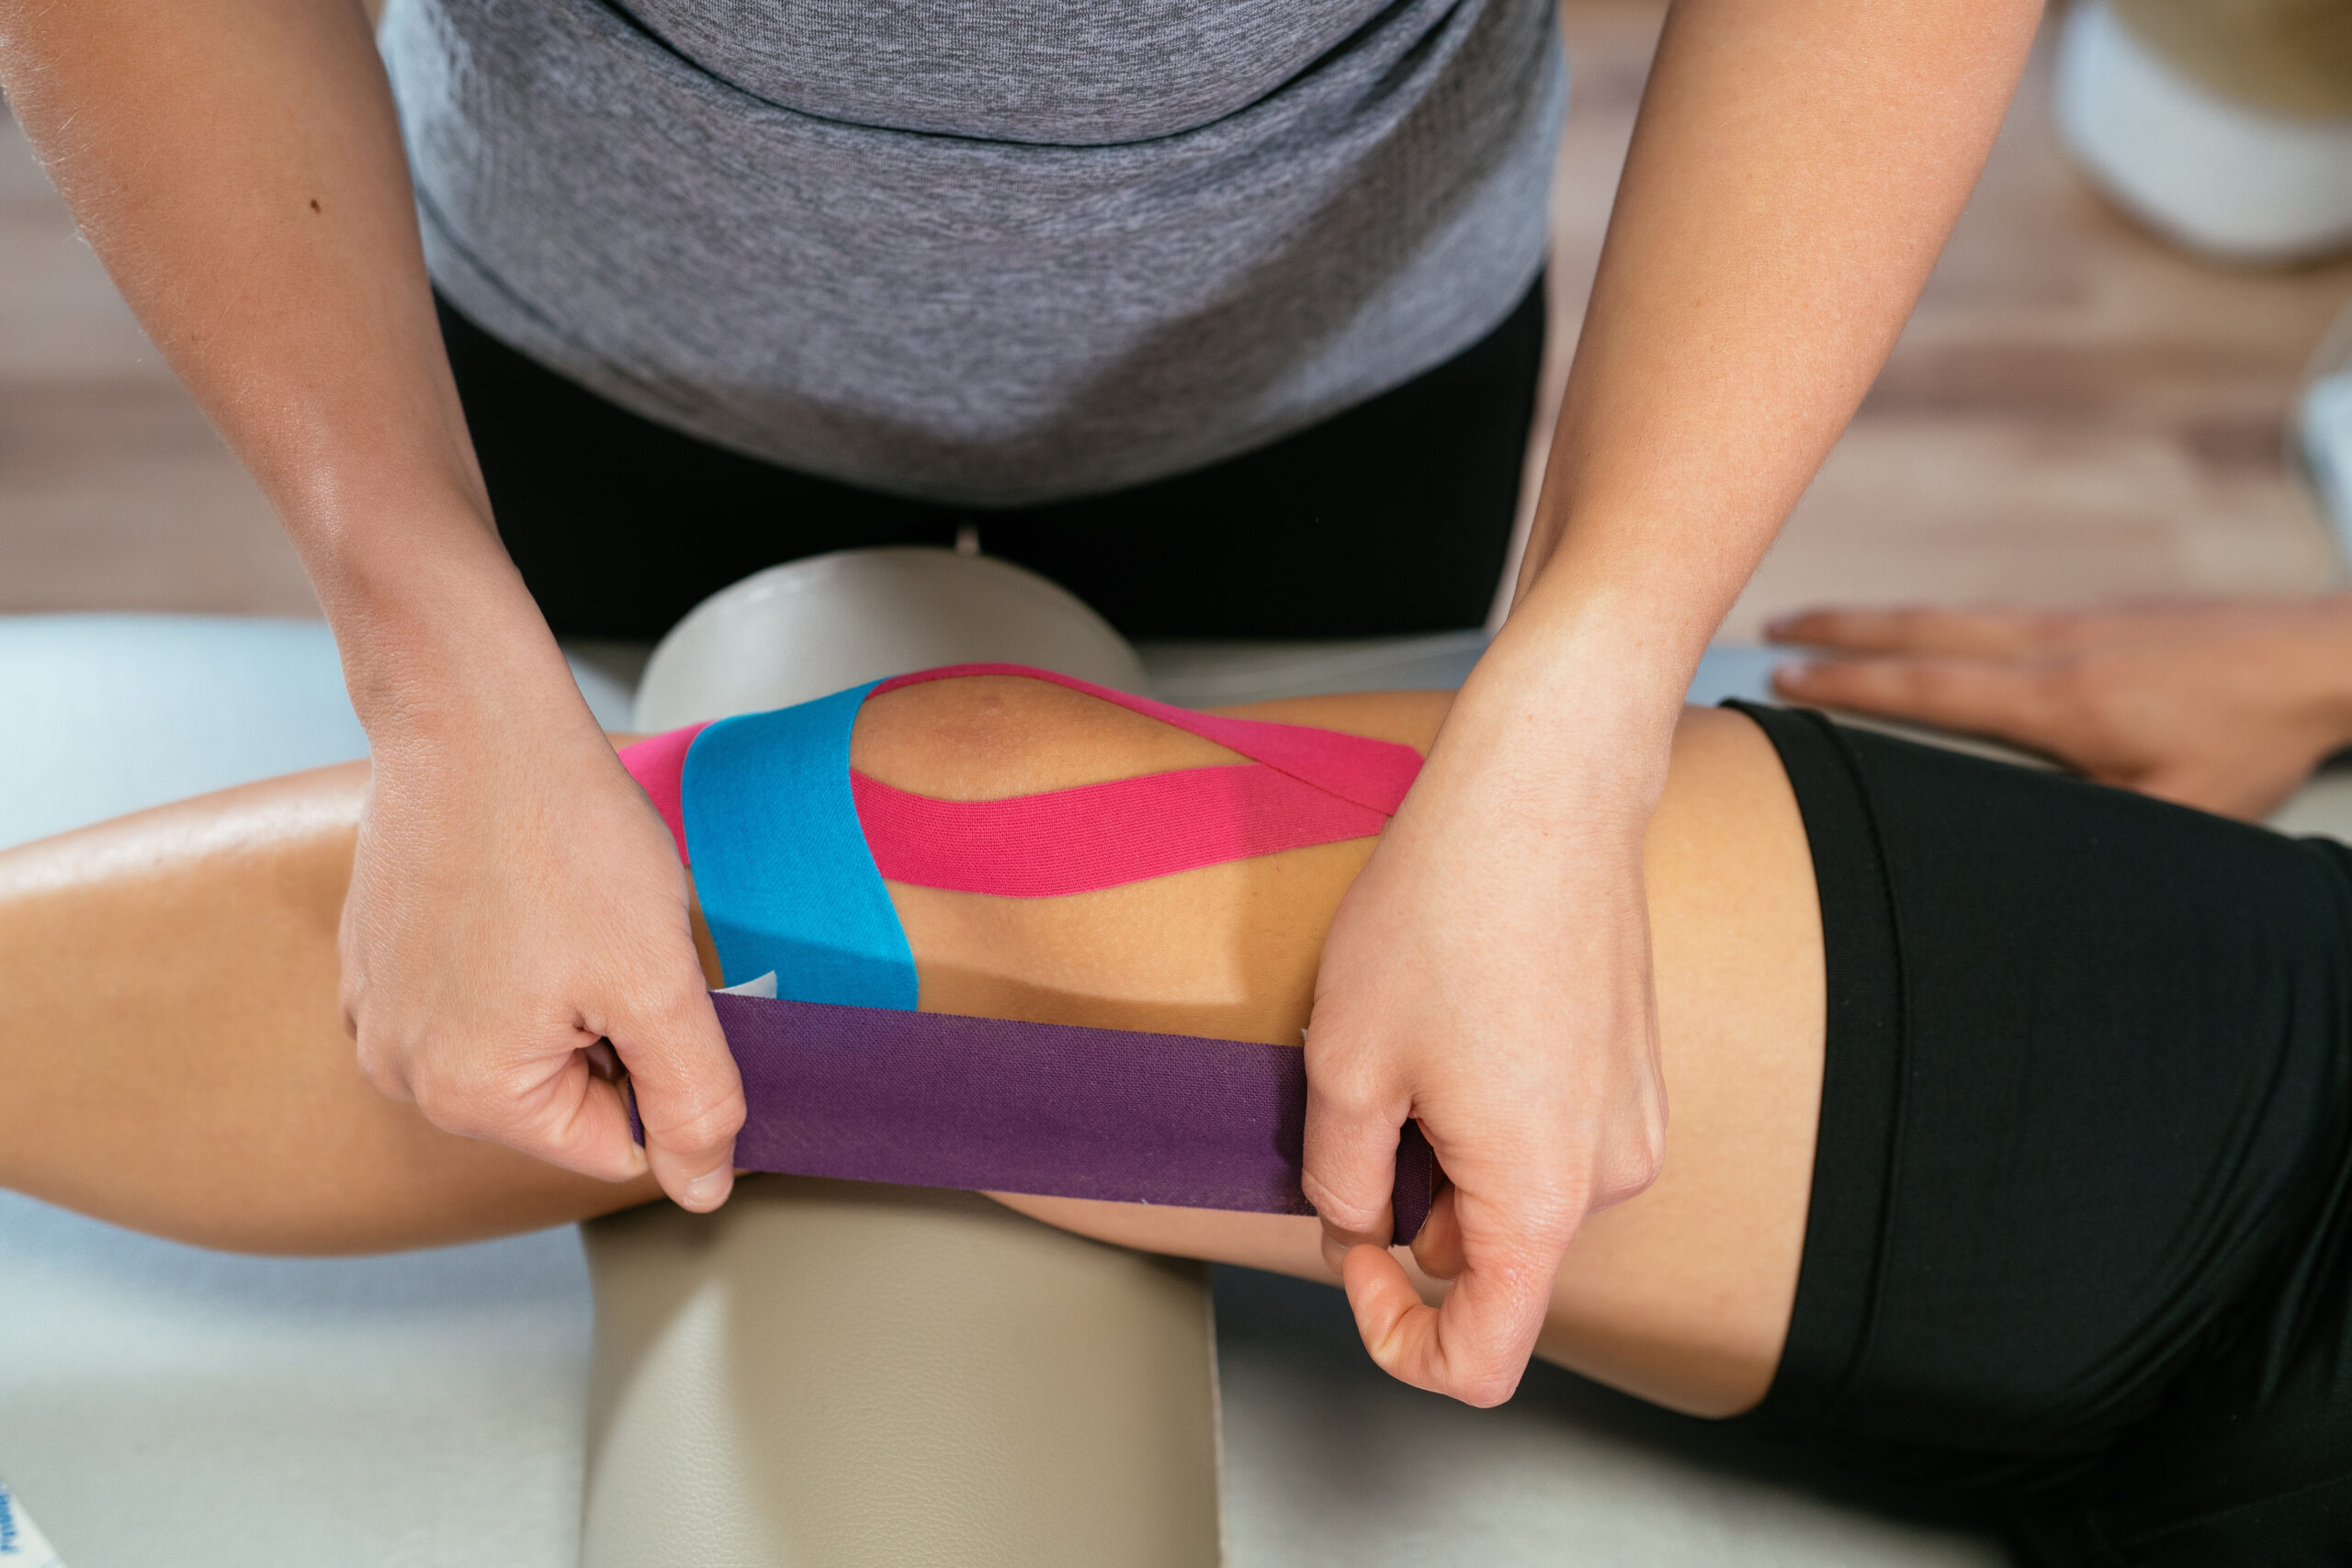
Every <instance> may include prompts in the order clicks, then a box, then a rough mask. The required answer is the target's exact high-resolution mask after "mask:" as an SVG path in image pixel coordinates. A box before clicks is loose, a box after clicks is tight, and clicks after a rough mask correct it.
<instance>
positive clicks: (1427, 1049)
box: [1306, 642, 1679, 1405]
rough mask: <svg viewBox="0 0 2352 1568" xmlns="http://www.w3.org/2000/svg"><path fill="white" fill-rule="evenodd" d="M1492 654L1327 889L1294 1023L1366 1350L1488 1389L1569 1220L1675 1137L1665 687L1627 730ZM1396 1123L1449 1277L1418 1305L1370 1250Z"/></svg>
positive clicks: (1396, 1371) (1311, 1175)
mask: <svg viewBox="0 0 2352 1568" xmlns="http://www.w3.org/2000/svg"><path fill="white" fill-rule="evenodd" d="M1508 658H1509V655H1508V652H1507V651H1506V650H1505V649H1504V645H1503V644H1502V643H1499V642H1498V645H1497V650H1496V652H1494V653H1490V655H1489V657H1488V660H1487V661H1486V662H1483V663H1482V664H1481V665H1480V666H1479V669H1478V671H1476V673H1474V675H1473V676H1472V679H1471V682H1470V684H1469V685H1468V686H1466V687H1465V688H1464V692H1463V694H1462V695H1461V696H1460V697H1459V698H1458V699H1457V700H1456V702H1455V705H1454V707H1453V712H1452V713H1451V714H1450V715H1449V716H1448V717H1447V720H1446V723H1445V727H1444V729H1443V732H1442V734H1441V735H1440V737H1439V739H1438V741H1437V744H1436V746H1435V748H1434V749H1433V750H1432V751H1431V753H1430V760H1429V762H1428V765H1427V766H1426V767H1425V768H1424V769H1423V771H1422V773H1421V776H1420V778H1419V781H1418V782H1417V783H1416V784H1415V785H1414V787H1413V790H1412V793H1411V795H1410V796H1409V797H1408V799H1407V800H1406V802H1405V806H1404V808H1403V809H1402V810H1401V811H1400V812H1398V814H1397V818H1396V819H1395V821H1394V822H1393V823H1391V825H1390V826H1389V829H1388V831H1387V832H1386V833H1385V835H1384V836H1383V838H1382V840H1381V842H1380V844H1379V846H1378V848H1377V849H1376V850H1375V851H1374V853H1373V856H1372V859H1371V861H1370V862H1369V863H1367V864H1366V866H1365V868H1364V870H1363V874H1361V875H1360V876H1358V878H1357V879H1356V882H1355V884H1354V886H1352V887H1351V888H1350V889H1349V892H1348V895H1347V897H1346V898H1345V899H1344V900H1343V901H1342V902H1341V904H1340V909H1339V912H1338V915H1337V917H1336V918H1335V919H1334V920H1333V922H1332V926H1331V930H1330V934H1329V938H1328V939H1327V941H1326V942H1325V944H1324V953H1323V962H1322V967H1321V970H1320V972H1319V974H1318V976H1317V981H1316V994H1315V1008H1314V1013H1313V1016H1312V1020H1311V1023H1310V1026H1309V1028H1308V1031H1307V1039H1306V1075H1307V1112H1306V1196H1307V1198H1308V1200H1309V1201H1311V1202H1313V1203H1314V1205H1315V1207H1316V1210H1317V1213H1319V1214H1320V1215H1321V1216H1322V1219H1323V1227H1324V1237H1325V1240H1324V1251H1325V1256H1326V1258H1327V1260H1328V1261H1329V1262H1330V1263H1331V1264H1332V1266H1333V1267H1334V1268H1335V1269H1339V1270H1340V1273H1341V1276H1342V1278H1343V1280H1344V1281H1345V1283H1346V1286H1347V1291H1348V1297H1349V1301H1350V1303H1351V1304H1352V1305H1353V1307H1354V1309H1355V1315H1356V1323H1357V1327H1358V1329H1359V1331H1360V1332H1361V1333H1362V1335H1363V1341H1364V1345H1365V1348H1367V1349H1368V1350H1370V1352H1371V1353H1372V1356H1373V1359H1374V1360H1375V1361H1377V1362H1378V1363H1379V1364H1380V1365H1381V1366H1382V1367H1383V1368H1384V1369H1385V1370H1386V1371H1388V1372H1390V1373H1391V1374H1393V1375H1394V1376H1396V1377H1398V1378H1400V1379H1402V1380H1404V1381H1405V1382H1409V1383H1413V1384H1415V1385H1417V1386H1419V1387H1421V1388H1426V1389H1432V1390H1435V1391H1437V1392H1439V1393H1447V1394H1451V1395H1453V1397H1455V1398H1457V1399H1461V1400H1464V1401H1466V1402H1468V1403H1470V1404H1481V1405H1487V1404H1500V1403H1501V1402H1502V1401H1504V1400H1506V1399H1508V1398H1510V1395H1511V1393H1512V1391H1513V1390H1514V1389H1515V1388H1517V1386H1518V1384H1519V1380H1520V1377H1521V1373H1522V1372H1523V1371H1525V1369H1526V1365H1527V1359H1528V1357H1529V1356H1530V1355H1531V1354H1532V1351H1533V1349H1534V1345H1535V1338H1536V1335H1537V1334H1538V1332H1539V1331H1540V1330H1541V1329H1542V1327H1543V1325H1544V1313H1545V1310H1546V1307H1547V1306H1548V1304H1549V1301H1550V1297H1551V1292H1552V1284H1553V1277H1554V1275H1555V1273H1556V1272H1557V1271H1558V1269H1559V1265H1560V1258H1561V1255H1562V1253H1563V1252H1565V1251H1566V1247H1567V1245H1568V1242H1569V1241H1570V1239H1571V1238H1572V1237H1573V1236H1574V1235H1575V1234H1576V1231H1577V1226H1578V1225H1579V1224H1582V1222H1583V1220H1584V1217H1585V1215H1586V1214H1587V1213H1589V1212H1591V1211H1592V1210H1594V1209H1598V1208H1601V1207H1604V1206H1606V1205H1608V1204H1610V1203H1613V1202H1616V1201H1621V1200H1623V1199H1625V1198H1628V1197H1631V1196H1633V1195H1634V1193H1636V1192H1639V1191H1640V1190H1642V1189H1643V1188H1645V1187H1646V1186H1647V1185H1648V1184H1649V1183H1650V1181H1651V1180H1652V1179H1654V1178H1655V1177H1656V1175H1657V1170H1658V1167H1659V1163H1660V1160H1661V1159H1662V1157H1663V1154H1664V1146H1665V1128H1666V1094H1665V1088H1664V1085H1663V1083H1662V1081H1661V1079H1660V1077H1659V1072H1658V1054H1657V1012H1656V1005H1655V1001H1654V998H1653V994H1652V987H1651V982H1650V958H1649V922H1648V906H1647V903H1646V900H1645V896H1644V892H1643V880H1642V841H1643V835H1644V831H1645V827H1646V824H1647V821H1648V818H1649V814H1650V809H1651V807H1652V806H1653V805H1654V804H1655V802H1656V794H1657V788H1658V786H1659V784H1660V781H1662V779H1663V777H1664V768H1665V746H1666V735H1665V733H1664V732H1663V731H1664V730H1668V729H1670V727H1671V721H1672V716H1673V714H1674V713H1675V711H1676V710H1677V707H1678V705H1679V704H1678V702H1677V698H1678V697H1679V686H1677V687H1675V688H1673V690H1672V691H1671V692H1669V693H1668V694H1667V695H1666V697H1665V698H1664V700H1663V703H1662V704H1659V705H1657V707H1658V709H1659V711H1658V714H1657V719H1656V721H1655V723H1656V725H1657V727H1659V732H1658V733H1644V731H1645V728H1649V725H1648V724H1647V723H1646V722H1645V720H1644V719H1643V718H1641V717H1640V716H1638V715H1635V714H1634V713H1632V712H1630V711H1629V712H1628V714H1627V716H1626V718H1625V721H1624V727H1623V728H1617V727H1616V726H1614V725H1612V724H1611V721H1610V720H1609V719H1608V718H1607V717H1606V716H1600V715H1596V714H1594V713H1592V712H1590V711H1589V710H1587V709H1580V708H1579V707H1578V706H1577V703H1576V700H1575V698H1574V696H1573V695H1571V694H1567V693H1565V692H1563V691H1561V690H1559V689H1558V688H1556V687H1555V686H1554V685H1552V684H1550V683H1549V682H1545V681H1544V680H1543V679H1542V678H1541V677H1540V675H1539V676H1537V677H1535V678H1532V679H1531V678H1529V677H1528V675H1527V674H1526V673H1525V672H1523V671H1510V670H1509V669H1508V668H1506V667H1505V666H1506V665H1507V662H1508ZM1581 684H1583V685H1587V686H1589V685H1590V684H1591V683H1590V682H1581ZM1408 1116H1409V1117H1413V1118H1417V1119H1418V1120H1419V1122H1420V1123H1421V1126H1422V1129H1423V1130H1424V1132H1425V1133H1426V1134H1428V1136H1429V1139H1430V1145H1431V1146H1432V1147H1433V1148H1434V1149H1435V1151H1436V1153H1437V1156H1438V1159H1439V1163H1440V1164H1441V1165H1442V1167H1443V1168H1444V1171H1445V1175H1446V1178H1447V1180H1448V1183H1449V1185H1448V1186H1447V1187H1446V1188H1445V1190H1443V1191H1442V1194H1441V1195H1440V1197H1439V1199H1438V1202H1437V1205H1436V1207H1435V1209H1434V1210H1433V1211H1432V1212H1431V1213H1430V1220H1429V1224H1427V1225H1426V1226H1425V1227H1424V1229H1423V1231H1422V1233H1421V1235H1420V1236H1419V1238H1417V1239H1416V1241H1415V1243H1414V1253H1415V1256H1416V1258H1417V1259H1418V1260H1419V1262H1420V1264H1421V1266H1422V1268H1423V1269H1425V1270H1427V1271H1428V1272H1429V1273H1430V1274H1432V1275H1435V1276H1437V1277H1439V1278H1442V1279H1452V1280H1454V1285H1453V1290H1452V1291H1451V1292H1450V1293H1449V1294H1448V1295H1447V1297H1446V1299H1445V1302H1444V1303H1443V1305H1442V1307H1440V1308H1435V1309H1432V1308H1430V1307H1428V1306H1425V1305H1423V1304H1422V1303H1421V1300H1420V1297H1419V1295H1418V1294H1417V1293H1416V1292H1415V1290H1414V1288H1413V1286H1412V1284H1411V1283H1410V1281H1409V1280H1408V1276H1407V1275H1406V1273H1405V1270H1404V1269H1403V1268H1402V1267H1401V1266H1400V1265H1399V1264H1398V1262H1397V1259H1396V1258H1395V1257H1394V1256H1392V1255H1391V1254H1390V1253H1389V1251H1388V1250H1387V1248H1386V1247H1385V1245H1384V1244H1385V1243H1386V1241H1387V1240H1388V1237H1389V1235H1390V1213H1389V1209H1390V1191H1391V1187H1392V1184H1393V1181H1394V1171H1395V1154H1396V1148H1397V1129H1398V1128H1399V1126H1400V1125H1401V1124H1402V1123H1403V1122H1405V1120H1406V1119H1407V1118H1408Z"/></svg>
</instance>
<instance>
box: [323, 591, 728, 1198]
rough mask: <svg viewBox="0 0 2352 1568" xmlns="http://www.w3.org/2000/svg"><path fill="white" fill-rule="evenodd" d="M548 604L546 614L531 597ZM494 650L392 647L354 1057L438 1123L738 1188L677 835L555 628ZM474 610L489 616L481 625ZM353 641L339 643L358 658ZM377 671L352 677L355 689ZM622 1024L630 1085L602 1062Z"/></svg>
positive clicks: (358, 957)
mask: <svg viewBox="0 0 2352 1568" xmlns="http://www.w3.org/2000/svg"><path fill="white" fill-rule="evenodd" d="M533 620H534V621H535V620H536V617H535V616H534V617H533ZM517 623H518V625H519V626H523V627H524V628H525V629H523V630H519V631H518V632H517V634H516V637H515V643H516V645H517V647H516V650H515V651H514V652H513V653H511V654H509V655H508V656H507V657H506V658H505V659H504V660H500V659H499V658H497V657H496V656H495V655H494V654H492V653H490V652H489V651H488V650H487V649H484V648H483V646H482V644H483V643H494V642H495V641H496V640H497V639H496V638H495V637H490V636H488V635H487V634H484V635H483V636H481V637H480V638H479V639H478V640H476V641H475V642H474V643H473V645H472V646H471V647H470V648H469V652H468V656H467V657H466V658H465V659H464V660H453V661H450V662H449V663H448V664H447V667H446V670H444V669H435V668H430V666H432V665H433V664H434V662H435V661H433V660H420V659H415V658H408V659H403V660H398V661H395V660H389V659H386V658H384V657H383V656H380V655H379V656H378V660H377V663H376V665H375V666H374V667H373V668H375V669H376V670H377V671H379V672H380V671H382V670H383V668H384V667H385V666H386V665H388V664H391V663H394V662H398V663H399V665H400V668H399V670H398V673H397V676H396V677H393V676H390V675H382V674H379V679H381V680H385V681H392V682H394V683H395V685H396V688H397V689H398V690H399V691H400V692H401V698H400V700H399V701H397V702H394V703H387V704H386V705H385V711H384V712H383V713H381V714H379V716H376V717H375V718H374V720H373V721H372V722H371V724H370V727H369V728H370V739H371V740H372V742H373V775H372V782H371V784H370V787H369V793H368V804H367V807H366V809H365V812H364V814H363V815H362V817H361V819H360V829H359V847H358V853H357V856H356V860H355V862H354V863H353V867H352V876H351V891H350V895H349V897H348V898H347V900H346V901H345V906H344V916H343V932H342V952H343V1003H344V1009H345V1017H346V1020H347V1021H348V1023H349V1024H350V1026H351V1028H352V1029H353V1031H354V1032H355V1034H356V1037H357V1041H358V1048H359V1061H360V1065H361V1066H362V1068H363V1070H364V1071H365V1072H366V1073H367V1075H368V1079H369V1081H371V1082H372V1083H373V1084H374V1085H375V1086H376V1087H377V1088H378V1089H380V1090H382V1091H383V1092H385V1093H386V1094H389V1095H391V1096H393V1097H395V1098H398V1099H404V1100H414V1101H415V1102H416V1104H417V1106H418V1109H420V1110H421V1111H423V1112H424V1115H425V1116H426V1117H427V1118H428V1119H430V1120H431V1121H432V1122H434V1123H435V1125H436V1126H439V1127H442V1128H444V1129H446V1130H447V1131H449V1132H453V1133H458V1134H465V1135H467V1136H470V1137H479V1138H487V1139H491V1140H493V1141H495V1142H498V1143H502V1144H505V1145H511V1146H512V1147H515V1148H517V1149H521V1150H523V1151H525V1152H526V1153H528V1154H533V1155H537V1156H539V1157H540V1158H542V1159H546V1160H549V1161H551V1162H553V1163H554V1164H557V1165H560V1166H563V1167H565V1168H569V1169H572V1170H577V1171H581V1172H582V1173H584V1174H587V1175H591V1176H597V1177H602V1178H604V1179H607V1180H620V1179H628V1178H630V1177H633V1176H637V1175H639V1174H641V1173H642V1172H644V1171H645V1169H646V1168H647V1167H648V1163H649V1156H650V1167H651V1169H652V1171H653V1173H654V1175H655V1176H656V1177H657V1178H658V1179H660V1181H661V1184H662V1190H664V1191H666V1192H667V1193H668V1194H669V1195H670V1196H671V1197H672V1198H673V1199H675V1200H676V1201H678V1202H679V1203H681V1204H683V1205H684V1206H685V1207H687V1208H689V1209H695V1210H707V1209H711V1208H715V1207H717V1206H718V1204H719V1203H721V1202H723V1201H726V1198H727V1195H728V1191H729V1188H730V1186H731V1184H732V1180H733V1174H732V1173H733V1163H732V1156H733V1148H734V1137H735V1132H736V1129H737V1128H738V1127H739V1126H740V1125H741V1122H742V1119H743V1097H742V1087H741V1079H740V1078H739V1077H738V1075H737V1073H736V1069H735V1063H734V1059H733V1058H732V1057H731V1056H730V1055H729V1054H728V1050H727V1044H726V1040H725V1038H724V1036H723V1035H722V1034H721V1033H720V1032H719V1029H718V1018H717V1015H716V1013H715V1012H714V1010H713V1009H712V1007H711V1003H710V998H709V995H708V993H707V990H706V989H705V981H704V977H703V973H702V969H701V966H700V964H699V963H698V961H697V959H696V956H695V946H694V942H693V938H692V935H691V931H690V928H689V925H688V914H687V886H686V880H685V875H684V871H683V869H682V868H681V867H680V865H679V863H678V857H677V852H676V850H675V849H674V848H673V845H672V842H671V839H670V835H669V831H668V829H666V828H665V827H663V825H662V820H661V818H659V817H658V816H657V815H656V814H655V813H654V811H653V808H652V807H651V805H650V803H649V802H648V801H647V799H646V797H645V795H644V794H643V792H642V791H640V790H639V788H638V787H637V785H636V784H635V783H634V782H633V781H632V780H631V779H630V778H629V776H628V773H627V772H626V771H625V770H624V769H623V768H622V767H621V765H620V763H619V761H618V760H617V759H616V757H615V756H614V754H613V750H612V747H611V746H610V745H609V744H608V743H607V742H606V740H605V736H604V734H603V732H602V731H601V730H600V729H599V728H597V726H596V723H595V720H594V717H593V716H591V715H590V714H589V712H588V710H587V706H586V705H585V704H584V703H582V700H581V698H580V694H579V692H578V690H577V689H576V688H575V687H574V686H573V685H572V682H571V676H570V675H569V673H568V672H567V671H566V670H565V667H564V664H563V660H562V659H561V657H560V655H559V654H558V653H557V652H556V649H555V647H554V645H553V643H552V642H550V641H548V640H547V634H546V631H545V629H544V627H536V628H535V629H536V641H534V640H533V639H532V637H531V636H530V630H531V629H533V628H531V627H530V626H529V623H525V622H522V621H521V618H520V617H519V615H518V616H517ZM477 627H478V629H479V624H478V623H477ZM349 659H350V654H349V651H348V650H346V660H349ZM367 683H368V682H367V681H366V680H365V679H364V678H363V680H362V681H360V682H355V685H361V686H364V685H366V684H367ZM599 1039H605V1040H609V1041H611V1042H612V1045H613V1047H614V1049H615V1050H616V1052H617V1053H618V1055H619V1056H620V1058H621V1060H622V1062H623V1063H624V1064H626V1065H627V1066H628V1071H629V1078H630V1084H631V1088H632V1089H633V1091H634V1093H635V1095H636V1098H637V1103H638V1107H639V1111H640V1113H641V1114H642V1116H643V1118H644V1122H645V1132H646V1147H645V1148H643V1149H639V1147H638V1146H637V1145H636V1144H635V1142H634V1140H633V1139H632V1138H631V1135H630V1132H629V1126H628V1115H627V1112H626V1110H625V1108H624V1106H623V1104H622V1101H621V1099H620V1095H619V1092H618V1091H617V1090H616V1089H615V1088H614V1086H613V1085H612V1084H610V1083H609V1082H606V1081H605V1080H603V1079H602V1078H600V1077H597V1076H595V1075H594V1073H592V1072H591V1070H590V1059H589V1056H588V1048H589V1047H590V1046H593V1045H594V1044H595V1043H596V1042H597V1041H598V1040H599Z"/></svg>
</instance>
